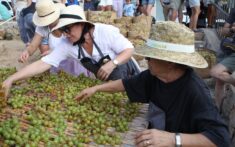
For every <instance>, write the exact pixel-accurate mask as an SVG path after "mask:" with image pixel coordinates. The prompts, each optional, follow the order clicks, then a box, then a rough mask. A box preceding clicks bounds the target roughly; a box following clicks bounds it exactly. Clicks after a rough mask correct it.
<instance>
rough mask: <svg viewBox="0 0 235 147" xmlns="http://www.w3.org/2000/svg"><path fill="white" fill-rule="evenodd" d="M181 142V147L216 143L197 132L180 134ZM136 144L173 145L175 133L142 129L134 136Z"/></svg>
mask: <svg viewBox="0 0 235 147" xmlns="http://www.w3.org/2000/svg"><path fill="white" fill-rule="evenodd" d="M180 137H181V144H182V146H183V147H216V145H215V144H214V143H213V142H211V141H210V140H209V139H208V138H207V137H205V136H204V135H202V134H200V133H197V134H183V133H181V134H180ZM135 140H136V146H137V147H144V146H146V141H148V143H147V144H149V145H152V146H159V147H163V146H168V147H175V144H176V142H175V133H171V132H166V131H161V130H157V129H150V130H144V131H142V132H140V133H138V134H137V135H136V137H135Z"/></svg>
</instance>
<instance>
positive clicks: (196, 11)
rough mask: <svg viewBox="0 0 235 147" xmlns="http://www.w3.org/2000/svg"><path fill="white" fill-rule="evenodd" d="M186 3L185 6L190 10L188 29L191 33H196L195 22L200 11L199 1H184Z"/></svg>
mask: <svg viewBox="0 0 235 147" xmlns="http://www.w3.org/2000/svg"><path fill="white" fill-rule="evenodd" d="M186 1H187V2H188V4H187V5H189V7H190V8H191V10H192V15H191V16H190V22H189V28H190V29H192V30H193V31H197V22H198V16H199V14H200V12H201V10H200V0H186Z"/></svg>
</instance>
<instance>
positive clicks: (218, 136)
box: [76, 21, 231, 147]
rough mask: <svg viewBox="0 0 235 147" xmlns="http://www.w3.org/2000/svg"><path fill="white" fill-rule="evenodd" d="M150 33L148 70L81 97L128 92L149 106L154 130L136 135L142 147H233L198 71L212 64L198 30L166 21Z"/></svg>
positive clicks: (144, 51)
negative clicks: (198, 45) (201, 49)
mask: <svg viewBox="0 0 235 147" xmlns="http://www.w3.org/2000/svg"><path fill="white" fill-rule="evenodd" d="M150 34H151V35H150V38H149V39H148V40H147V43H146V44H145V45H144V46H141V47H139V48H136V53H135V54H136V55H139V56H143V57H145V59H146V60H147V62H148V67H149V69H148V70H145V71H143V72H141V73H140V74H138V75H136V76H134V77H131V78H125V79H119V80H116V81H111V82H108V83H104V84H102V85H96V86H93V87H90V88H87V89H84V90H82V91H81V92H80V93H79V94H78V95H77V96H76V99H77V100H78V101H80V100H84V99H86V98H88V97H91V96H92V95H93V94H95V93H96V92H111V93H113V92H123V91H125V92H126V94H127V96H128V98H129V100H130V101H131V102H141V103H149V104H150V106H151V107H150V108H149V116H150V117H149V118H148V121H149V128H148V129H146V130H144V131H141V132H139V133H137V134H136V136H135V143H136V146H137V147H155V146H157V147H173V146H176V147H181V146H194V147H199V146H200V147H216V146H217V147H229V146H230V144H231V142H230V137H229V132H228V128H227V126H226V125H225V123H224V121H223V120H222V118H221V116H220V115H219V112H218V109H217V108H216V107H215V105H214V104H213V102H212V98H211V95H210V91H209V88H208V87H207V85H206V84H205V83H204V81H203V80H202V79H201V78H200V77H199V76H198V75H197V74H196V73H195V72H194V71H193V69H192V67H196V68H206V67H207V66H208V64H207V62H206V61H205V59H204V58H203V57H202V56H201V55H199V54H198V53H197V52H196V51H195V48H194V32H193V31H191V30H190V29H188V28H187V27H186V26H184V25H183V24H180V23H176V22H172V21H165V22H157V23H156V25H153V26H152V30H151V33H150ZM162 34H164V35H162ZM91 98H92V97H91ZM159 116H161V117H159Z"/></svg>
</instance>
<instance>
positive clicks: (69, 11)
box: [52, 5, 93, 31]
mask: <svg viewBox="0 0 235 147" xmlns="http://www.w3.org/2000/svg"><path fill="white" fill-rule="evenodd" d="M78 22H86V23H90V24H92V25H93V23H91V22H89V21H87V20H86V17H85V13H84V11H83V8H82V7H80V6H78V5H70V6H67V7H66V8H64V9H63V10H62V11H61V14H60V20H59V23H58V24H57V25H56V26H55V27H54V28H53V29H52V31H54V30H56V29H59V28H62V27H64V26H67V25H69V24H73V23H78Z"/></svg>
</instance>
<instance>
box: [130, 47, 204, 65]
mask: <svg viewBox="0 0 235 147" xmlns="http://www.w3.org/2000/svg"><path fill="white" fill-rule="evenodd" d="M134 54H135V55H139V56H143V57H150V58H154V59H159V60H164V61H169V62H173V63H178V64H183V65H187V66H191V67H196V68H206V67H208V63H207V62H206V60H205V59H204V58H203V57H202V56H201V55H200V54H199V53H197V52H194V53H183V52H173V51H167V50H162V49H156V48H152V47H149V46H147V45H143V46H140V47H136V49H135V53H134Z"/></svg>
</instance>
